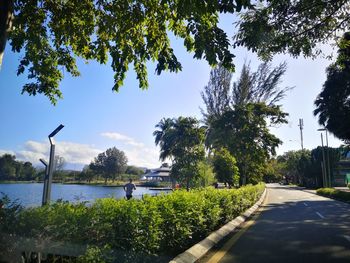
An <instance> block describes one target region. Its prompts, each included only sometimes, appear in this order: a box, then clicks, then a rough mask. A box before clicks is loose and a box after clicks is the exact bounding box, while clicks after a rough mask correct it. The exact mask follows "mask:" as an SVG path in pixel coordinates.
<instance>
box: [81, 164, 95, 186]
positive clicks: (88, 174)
mask: <svg viewBox="0 0 350 263" xmlns="http://www.w3.org/2000/svg"><path fill="white" fill-rule="evenodd" d="M94 175H95V174H94V172H93V171H92V170H91V168H90V166H89V165H85V166H84V168H83V170H82V171H81V173H80V174H79V175H78V178H79V180H86V181H87V182H88V183H90V182H91V180H92V179H93V178H94Z"/></svg>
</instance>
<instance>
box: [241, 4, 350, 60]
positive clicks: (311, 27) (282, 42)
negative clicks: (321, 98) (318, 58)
mask: <svg viewBox="0 0 350 263" xmlns="http://www.w3.org/2000/svg"><path fill="white" fill-rule="evenodd" d="M349 10H350V3H349V1H347V0H331V1H323V0H296V1H295V0H282V1H270V0H269V1H264V2H262V1H258V3H257V4H256V6H255V8H254V9H250V10H248V11H247V12H245V13H244V14H243V15H242V16H241V19H240V20H239V21H238V23H237V24H238V32H237V34H236V35H235V37H234V40H235V46H244V47H247V48H248V49H249V50H251V51H253V52H257V53H258V55H259V56H260V57H261V58H264V59H269V58H271V57H272V55H273V54H276V53H289V54H291V55H292V56H299V55H304V56H315V55H319V53H320V52H321V50H320V49H319V48H318V44H322V43H327V42H329V41H334V40H336V39H337V33H338V32H344V31H348V30H349V28H350V20H349V17H350V11H349Z"/></svg>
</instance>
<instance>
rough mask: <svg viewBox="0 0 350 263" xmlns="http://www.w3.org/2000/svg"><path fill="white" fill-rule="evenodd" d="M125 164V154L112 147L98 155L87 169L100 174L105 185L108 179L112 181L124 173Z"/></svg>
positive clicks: (126, 160)
mask: <svg viewBox="0 0 350 263" xmlns="http://www.w3.org/2000/svg"><path fill="white" fill-rule="evenodd" d="M127 162H128V159H127V157H126V156H125V153H124V152H123V151H120V150H118V149H117V148H116V147H113V148H109V149H107V150H106V151H105V152H103V153H100V154H98V155H97V157H95V159H94V161H93V162H91V163H90V166H89V167H90V169H91V170H92V171H94V172H95V173H97V174H101V175H102V177H104V179H105V183H107V180H108V179H112V180H113V181H114V180H115V178H116V176H120V175H121V174H122V173H124V172H125V170H126V165H127Z"/></svg>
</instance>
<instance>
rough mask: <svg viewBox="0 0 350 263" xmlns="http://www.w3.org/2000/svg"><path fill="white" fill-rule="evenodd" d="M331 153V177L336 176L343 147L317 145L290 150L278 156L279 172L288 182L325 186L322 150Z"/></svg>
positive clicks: (316, 186) (314, 186) (315, 186)
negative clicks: (335, 171)
mask: <svg viewBox="0 0 350 263" xmlns="http://www.w3.org/2000/svg"><path fill="white" fill-rule="evenodd" d="M323 150H324V151H325V153H326V154H329V164H330V169H329V170H330V172H331V175H330V177H331V178H334V168H335V167H336V165H337V163H338V161H339V160H340V158H341V153H342V151H343V150H344V149H343V147H340V148H331V147H324V149H322V147H317V148H315V149H312V150H311V151H310V150H299V151H288V152H286V153H284V154H283V155H280V156H278V157H277V162H278V163H279V164H280V170H279V172H280V173H281V174H282V175H283V177H284V180H285V181H286V182H287V183H293V184H298V185H303V186H307V187H313V188H318V187H323V186H324V185H325V182H324V178H323V176H322V168H321V163H322V162H323V156H322V154H323V153H322V152H323Z"/></svg>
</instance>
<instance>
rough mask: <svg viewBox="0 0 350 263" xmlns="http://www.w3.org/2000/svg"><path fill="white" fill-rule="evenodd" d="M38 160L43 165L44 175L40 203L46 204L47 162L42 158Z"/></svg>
mask: <svg viewBox="0 0 350 263" xmlns="http://www.w3.org/2000/svg"><path fill="white" fill-rule="evenodd" d="M39 160H40V162H41V163H42V164H43V165H44V166H45V176H44V190H43V198H42V202H41V205H42V206H43V205H45V204H46V199H47V184H48V180H49V174H48V172H49V169H48V168H49V164H48V163H47V162H46V161H45V160H44V159H39Z"/></svg>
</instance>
